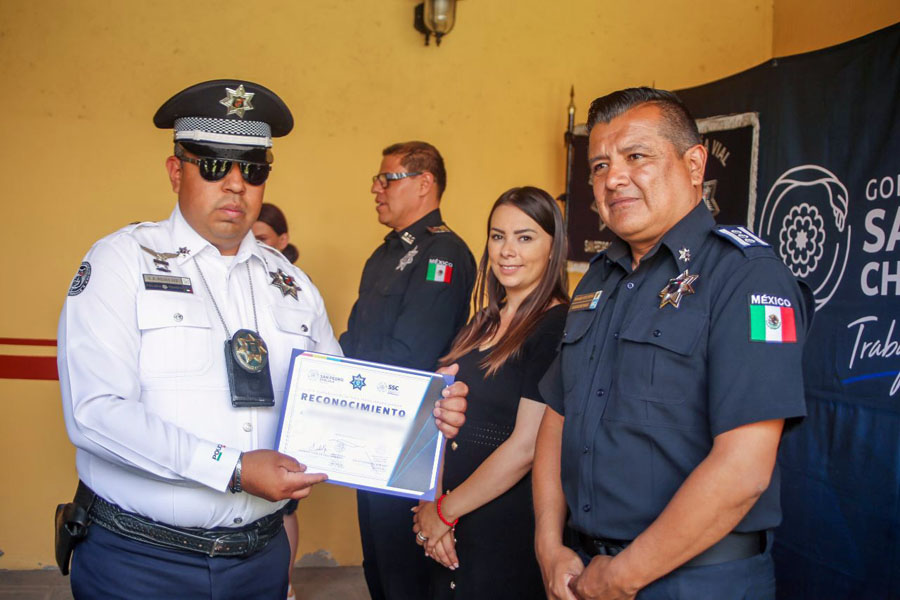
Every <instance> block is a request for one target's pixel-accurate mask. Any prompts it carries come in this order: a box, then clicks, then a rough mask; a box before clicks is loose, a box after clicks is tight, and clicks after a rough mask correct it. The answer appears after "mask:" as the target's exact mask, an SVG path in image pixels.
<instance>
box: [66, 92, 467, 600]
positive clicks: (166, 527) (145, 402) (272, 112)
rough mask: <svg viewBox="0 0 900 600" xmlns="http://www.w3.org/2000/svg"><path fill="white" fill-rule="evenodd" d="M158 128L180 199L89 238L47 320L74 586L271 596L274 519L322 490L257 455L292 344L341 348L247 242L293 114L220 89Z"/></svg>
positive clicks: (451, 410) (160, 121) (283, 272)
mask: <svg viewBox="0 0 900 600" xmlns="http://www.w3.org/2000/svg"><path fill="white" fill-rule="evenodd" d="M154 123H155V124H156V126H157V127H160V128H174V130H175V151H174V155H173V156H170V157H169V158H168V159H167V160H166V170H167V171H168V175H169V179H170V181H171V184H172V189H173V191H174V192H175V193H176V194H177V195H178V204H177V206H176V207H175V209H174V211H173V212H172V215H171V216H170V217H169V218H168V219H167V220H165V221H161V222H159V223H150V222H148V223H139V224H135V225H130V226H128V227H125V228H124V229H121V230H119V231H117V232H115V233H113V234H111V235H109V236H107V237H105V238H103V239H102V240H100V241H98V242H97V243H96V244H94V246H93V247H92V248H91V249H90V251H89V252H88V254H87V256H86V257H85V258H84V262H82V263H81V266H80V267H79V269H78V272H77V274H76V276H75V278H74V280H73V281H72V284H71V287H70V289H69V296H68V298H67V300H66V303H65V306H64V307H63V311H62V316H61V318H60V325H59V359H58V361H59V379H60V386H61V389H62V401H63V402H62V403H63V413H64V416H65V423H66V428H67V430H68V433H69V437H70V438H71V440H72V443H73V444H74V445H75V446H76V447H77V452H76V462H77V467H78V474H79V478H80V480H81V483H80V485H79V492H78V494H77V495H76V504H78V505H80V506H81V508H83V509H84V511H85V514H87V515H88V517H87V519H85V520H84V521H86V522H88V523H90V524H91V526H90V527H89V528H87V530H86V536H85V537H84V539H83V540H82V541H81V542H80V543H79V544H78V545H77V547H75V549H74V557H73V558H72V566H71V569H72V581H71V583H72V591H73V594H74V595H75V597H76V598H99V597H102V598H114V597H116V598H118V597H122V598H176V597H178V598H217V599H218V598H273V599H275V598H278V599H280V598H284V597H285V594H286V592H287V582H288V580H287V573H288V569H287V567H288V564H287V563H288V562H289V550H288V542H287V537H286V535H285V533H284V529H283V527H282V518H281V515H280V513H279V509H280V508H281V507H282V506H283V504H284V503H285V502H286V501H287V500H288V499H291V498H294V499H300V498H304V497H306V496H307V495H308V494H309V493H310V488H311V487H312V486H313V485H315V484H317V483H320V482H322V481H324V480H325V479H326V477H325V475H323V474H311V473H306V472H305V467H304V466H303V465H302V464H300V463H298V462H297V461H296V460H294V459H293V458H291V457H289V456H285V455H283V454H280V453H278V452H276V451H274V450H272V449H271V448H273V446H274V444H275V437H276V429H277V427H278V420H279V415H280V404H281V400H282V398H283V395H284V389H283V388H284V383H285V380H286V375H287V369H288V364H289V360H290V356H291V350H292V349H293V348H299V349H308V350H316V351H320V352H325V353H330V354H340V353H341V349H340V346H339V345H338V343H337V341H336V340H335V338H334V334H333V332H332V329H331V325H330V324H329V321H328V316H327V314H326V312H325V307H324V304H323V301H322V297H321V296H320V295H319V292H318V290H317V289H316V287H315V286H314V285H313V284H312V282H311V281H310V280H309V278H308V277H307V276H306V275H305V274H304V273H303V272H302V271H300V270H299V269H297V268H296V267H294V266H293V265H292V264H290V263H289V262H288V261H287V260H286V259H285V258H284V257H283V256H282V255H281V253H279V252H278V251H277V250H274V249H273V248H270V247H268V246H266V245H264V244H261V243H258V242H257V241H256V239H255V238H254V236H253V234H252V232H250V228H251V225H252V224H253V222H254V221H256V218H257V215H258V213H259V210H260V205H261V204H262V201H263V191H264V189H265V181H266V179H267V177H268V175H269V172H270V170H271V163H272V152H271V145H272V137H278V136H283V135H286V134H287V133H288V132H289V131H290V130H291V128H292V126H293V118H292V116H291V113H290V111H289V110H288V108H287V106H286V105H285V104H284V102H282V100H281V99H280V98H279V97H278V96H276V95H275V94H274V93H273V92H271V91H270V90H268V89H266V88H265V87H263V86H261V85H258V84H254V83H251V82H248V81H240V80H216V81H208V82H204V83H200V84H197V85H194V86H191V87H189V88H187V89H185V90H183V91H182V92H180V93H178V94H176V95H175V96H173V97H172V98H171V99H169V100H168V101H167V102H166V103H165V104H163V106H162V107H161V108H160V109H159V111H157V113H156V115H155V117H154ZM465 393H466V390H465V385H464V384H462V383H457V384H455V385H454V386H451V387H450V388H448V389H447V390H445V392H444V394H445V398H444V399H443V400H442V401H441V402H440V403H438V404H439V406H438V407H436V408H435V416H436V417H437V419H438V426H439V427H440V428H441V429H442V430H443V431H444V433H445V434H448V435H450V436H452V435H455V432H456V429H457V428H458V426H459V425H461V424H462V421H463V418H464V417H463V411H464V410H465ZM72 529H73V527H70V528H69V531H71V530H72ZM57 551H58V560H60V566H61V567H62V568H63V570H64V572H65V570H66V568H67V567H68V556H64V557H63V558H61V559H60V558H59V547H58V548H57Z"/></svg>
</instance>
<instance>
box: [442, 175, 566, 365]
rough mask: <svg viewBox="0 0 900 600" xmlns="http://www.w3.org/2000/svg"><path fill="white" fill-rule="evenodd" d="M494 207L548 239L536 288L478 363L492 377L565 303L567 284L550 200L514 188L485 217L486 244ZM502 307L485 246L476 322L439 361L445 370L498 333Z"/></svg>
mask: <svg viewBox="0 0 900 600" xmlns="http://www.w3.org/2000/svg"><path fill="white" fill-rule="evenodd" d="M498 206H513V207H515V208H518V209H519V210H521V211H522V212H523V213H525V214H526V215H528V216H529V217H531V218H532V219H534V221H535V222H536V223H537V224H538V225H540V227H541V229H543V230H544V231H546V232H547V233H548V234H550V235H551V236H552V237H553V242H552V245H551V247H550V260H549V261H548V263H547V268H546V269H545V270H544V274H543V275H542V276H541V280H540V282H539V283H538V285H537V287H536V288H535V289H534V291H532V292H531V293H530V294H529V295H528V297H527V298H525V300H524V301H523V302H522V305H521V306H519V309H518V310H517V311H516V314H515V316H514V317H513V319H512V321H511V322H510V324H509V328H507V330H506V333H504V335H503V338H502V339H500V341H499V342H497V344H495V345H494V347H493V348H491V351H490V352H488V354H487V356H485V357H484V359H483V360H482V361H481V368H483V369H485V370H486V371H487V374H488V375H492V374H494V373H496V372H497V370H498V369H499V368H500V367H502V366H503V364H504V363H505V362H506V361H507V360H509V359H510V358H512V357H515V356H516V355H517V354H518V353H519V351H520V350H521V349H522V346H523V344H524V343H525V340H526V339H528V336H529V335H530V334H531V332H532V331H534V328H535V326H536V325H537V321H538V317H540V315H541V314H543V312H544V311H545V310H547V308H549V307H550V305H551V304H553V303H554V302H561V303H564V304H567V303H568V302H569V281H568V277H567V276H566V270H565V265H566V250H567V246H566V230H565V227H564V225H563V219H562V215H561V214H560V212H559V207H558V206H557V205H556V201H555V200H554V199H553V197H552V196H551V195H550V194H548V193H547V192H545V191H544V190H542V189H540V188H536V187H531V186H524V187H515V188H512V189H510V190H507V191H506V192H504V193H503V194H502V195H501V196H500V197H499V198H497V201H496V202H494V206H493V207H492V208H491V214H490V215H488V221H487V232H488V240H489V239H490V231H491V218H492V217H493V216H494V211H496V210H497V207H498ZM505 304H506V290H505V289H504V287H503V286H502V285H501V284H500V282H499V281H497V278H496V277H495V276H494V273H493V271H492V270H491V267H490V260H489V258H488V241H485V243H484V252H483V253H482V254H481V261H480V262H479V264H478V280H477V283H476V284H475V316H474V317H472V320H471V321H469V323H468V324H467V325H466V326H465V327H463V328H462V330H461V331H460V332H459V334H457V336H456V339H455V340H453V345H452V346H451V347H450V352H448V353H447V355H446V356H444V357H443V358H441V364H444V365H448V364H451V363H453V362H454V361H456V360H457V359H459V357H461V356H463V355H465V354H468V353H469V352H471V351H472V350H474V349H476V348H478V347H480V346H481V345H483V344H484V343H485V342H487V341H489V340H490V339H491V338H492V337H494V335H495V334H496V333H497V330H498V329H499V327H500V309H501V308H503V306H504V305H505Z"/></svg>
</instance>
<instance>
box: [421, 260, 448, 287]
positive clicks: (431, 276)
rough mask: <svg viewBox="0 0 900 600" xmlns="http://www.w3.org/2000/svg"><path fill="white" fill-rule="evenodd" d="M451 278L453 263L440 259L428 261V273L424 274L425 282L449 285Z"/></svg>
mask: <svg viewBox="0 0 900 600" xmlns="http://www.w3.org/2000/svg"><path fill="white" fill-rule="evenodd" d="M452 278H453V263H452V262H449V261H446V260H441V259H440V258H429V259H428V271H426V272H425V281H436V282H437V283H450V280H451V279H452Z"/></svg>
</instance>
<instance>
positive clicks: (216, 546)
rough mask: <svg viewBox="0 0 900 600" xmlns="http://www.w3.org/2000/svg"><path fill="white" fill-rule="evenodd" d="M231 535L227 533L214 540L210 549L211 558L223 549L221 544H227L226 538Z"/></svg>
mask: <svg viewBox="0 0 900 600" xmlns="http://www.w3.org/2000/svg"><path fill="white" fill-rule="evenodd" d="M229 535H230V534H228V533H225V534H222V535H220V536H219V537H217V538H216V539H214V540H213V543H212V546H211V547H210V549H209V557H210V558H214V557H215V556H216V555H217V554H218V553H219V551H220V550H222V549H223V548H220V546H221V545H224V544H225V538H227V537H228V536H229Z"/></svg>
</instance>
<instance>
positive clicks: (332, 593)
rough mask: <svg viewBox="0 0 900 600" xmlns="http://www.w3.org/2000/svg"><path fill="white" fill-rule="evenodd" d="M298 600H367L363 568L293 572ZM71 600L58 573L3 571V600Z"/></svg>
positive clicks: (0, 587)
mask: <svg viewBox="0 0 900 600" xmlns="http://www.w3.org/2000/svg"><path fill="white" fill-rule="evenodd" d="M294 589H295V590H296V591H297V596H298V600H368V598H369V592H368V590H367V589H366V581H365V579H364V578H363V572H362V567H300V568H297V569H294ZM13 599H15V600H71V599H72V593H71V592H70V591H69V578H68V577H63V576H62V575H60V574H59V571H57V570H55V569H54V570H42V571H0V600H13Z"/></svg>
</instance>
